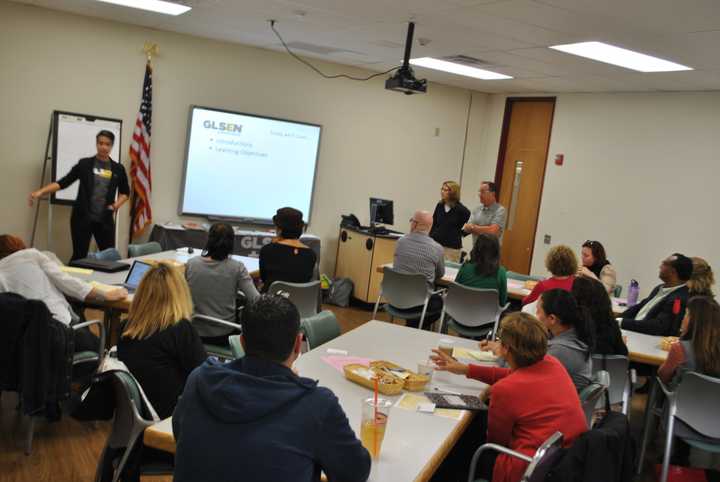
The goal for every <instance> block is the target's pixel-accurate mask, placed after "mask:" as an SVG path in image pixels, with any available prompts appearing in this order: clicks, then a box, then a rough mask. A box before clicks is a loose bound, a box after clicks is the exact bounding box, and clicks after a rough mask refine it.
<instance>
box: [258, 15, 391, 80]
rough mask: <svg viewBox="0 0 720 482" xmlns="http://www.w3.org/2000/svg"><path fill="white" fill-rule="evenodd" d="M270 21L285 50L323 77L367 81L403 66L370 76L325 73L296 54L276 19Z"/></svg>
mask: <svg viewBox="0 0 720 482" xmlns="http://www.w3.org/2000/svg"><path fill="white" fill-rule="evenodd" d="M269 22H270V29H272V31H273V32H274V33H275V36H277V38H278V40H280V43H281V44H282V46H283V47H285V50H286V51H287V53H289V54H290V55H291V56H292V57H293V58H294V59H295V60H297V61H298V62H300V63H302V64H305V65H306V66H307V67H310V68H311V69H312V70H314V71H315V72H317V73H318V74H319V75H321V76H322V77H324V78H326V79H349V80H357V81H359V82H365V81H367V80H370V79H374V78H375V77H379V76H381V75H387V74H389V73H390V72H392V71H393V70H397V69H399V68H400V67H401V66H400V65H398V66H397V67H393V68H392V69H388V70H386V71H385V72H379V73H377V74H372V75H370V76H368V77H353V76H352V75H347V74H336V75H327V74H325V73H323V72H322V71H321V70H320V69H318V68H317V67H315V66H314V65H313V64H311V63H310V62H308V61H307V60H305V59H303V58H301V57H300V56H298V55H297V54H295V52H293V51H292V50H290V47H288V46H287V44H286V43H285V40H283V38H282V36H281V35H280V32H278V31H277V29H276V28H275V20H269Z"/></svg>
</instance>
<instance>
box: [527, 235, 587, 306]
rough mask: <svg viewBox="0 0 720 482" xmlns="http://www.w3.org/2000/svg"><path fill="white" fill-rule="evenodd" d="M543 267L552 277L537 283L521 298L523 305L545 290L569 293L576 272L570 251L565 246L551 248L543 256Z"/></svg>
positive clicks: (573, 255) (576, 263)
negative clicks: (559, 290) (557, 289)
mask: <svg viewBox="0 0 720 482" xmlns="http://www.w3.org/2000/svg"><path fill="white" fill-rule="evenodd" d="M545 267H546V268H547V270H548V271H550V274H551V275H552V277H550V278H547V279H544V280H542V281H540V282H538V284H536V285H535V287H534V288H533V290H532V291H531V292H530V294H529V295H527V296H526V297H525V298H523V300H522V304H523V305H527V304H530V303H532V302H534V301H535V300H537V299H538V298H539V297H540V295H541V294H542V293H543V292H544V291H547V290H552V289H556V288H559V289H562V290H565V291H570V290H571V289H572V285H573V281H575V273H577V270H578V262H577V258H576V257H575V253H573V250H572V249H570V248H569V247H567V246H565V245H559V246H553V247H552V248H550V251H548V254H547V256H545Z"/></svg>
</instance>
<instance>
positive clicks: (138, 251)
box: [128, 241, 162, 258]
mask: <svg viewBox="0 0 720 482" xmlns="http://www.w3.org/2000/svg"><path fill="white" fill-rule="evenodd" d="M161 251H162V246H160V243H158V242H157V241H150V242H149V243H142V244H128V257H129V258H137V257H138V256H147V255H148V254H155V253H159V252H161Z"/></svg>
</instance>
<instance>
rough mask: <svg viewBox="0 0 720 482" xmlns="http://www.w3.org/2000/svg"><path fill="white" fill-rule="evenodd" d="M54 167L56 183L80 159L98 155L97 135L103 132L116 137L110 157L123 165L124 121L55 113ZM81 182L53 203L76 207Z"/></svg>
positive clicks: (57, 193) (60, 193)
mask: <svg viewBox="0 0 720 482" xmlns="http://www.w3.org/2000/svg"><path fill="white" fill-rule="evenodd" d="M53 115H54V117H53V126H54V127H53V156H52V160H53V164H52V180H51V182H56V181H57V180H58V179H60V178H62V177H63V176H64V175H65V174H67V173H68V172H69V171H70V169H72V167H73V166H74V165H75V164H77V162H78V160H80V159H82V158H83V157H92V156H94V155H95V153H96V152H97V149H96V148H95V136H96V135H97V133H98V132H100V131H101V130H108V131H110V132H112V133H113V134H115V144H114V145H113V148H112V151H111V152H110V157H111V158H112V160H113V161H118V162H120V152H121V150H120V139H121V138H122V121H121V120H120V119H109V118H106V117H100V116H96V115H87V114H75V113H72V112H62V111H57V110H56V111H55V112H54V113H53ZM77 191H78V182H74V183H73V184H72V185H70V186H69V187H68V188H67V189H63V190H61V191H58V192H56V193H55V194H54V195H53V197H52V199H51V201H52V202H53V203H54V204H72V202H73V201H74V200H75V197H76V196H77Z"/></svg>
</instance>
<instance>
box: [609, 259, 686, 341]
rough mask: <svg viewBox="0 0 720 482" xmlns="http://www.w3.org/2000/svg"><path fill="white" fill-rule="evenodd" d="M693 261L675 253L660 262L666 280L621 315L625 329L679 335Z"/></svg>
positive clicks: (662, 334)
mask: <svg viewBox="0 0 720 482" xmlns="http://www.w3.org/2000/svg"><path fill="white" fill-rule="evenodd" d="M692 270H693V266H692V260H691V259H690V258H688V257H687V256H684V255H682V254H680V253H675V254H673V255H671V256H669V257H668V258H667V259H665V260H663V262H662V263H661V264H660V274H659V277H660V279H661V280H662V281H663V283H662V284H661V285H658V286H656V287H655V289H653V290H652V292H651V293H650V296H648V297H647V298H645V299H644V300H642V301H641V302H640V303H639V304H637V305H635V306H633V307H632V308H628V309H627V310H625V312H624V313H623V314H622V315H621V317H622V328H623V329H625V330H631V331H637V332H639V333H647V334H649V335H660V336H677V335H678V333H679V330H680V322H681V321H682V319H683V317H684V316H685V306H686V305H687V300H688V287H687V285H686V283H687V281H688V280H689V279H690V276H691V275H692Z"/></svg>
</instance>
